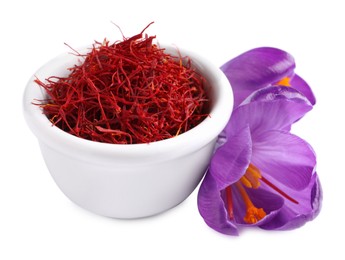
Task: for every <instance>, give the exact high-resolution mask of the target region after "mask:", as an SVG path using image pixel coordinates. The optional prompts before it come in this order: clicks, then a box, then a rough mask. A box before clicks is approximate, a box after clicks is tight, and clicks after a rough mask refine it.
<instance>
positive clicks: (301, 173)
mask: <svg viewBox="0 0 345 260" xmlns="http://www.w3.org/2000/svg"><path fill="white" fill-rule="evenodd" d="M252 163H253V164H254V165H255V166H256V167H258V168H259V169H260V171H261V172H262V174H265V176H267V175H268V176H270V177H272V178H273V179H274V180H276V182H279V183H282V184H283V185H285V186H287V187H289V188H292V189H295V190H303V189H304V188H306V187H307V186H308V184H309V183H310V178H311V176H312V174H313V172H314V169H315V166H316V156H315V153H314V151H313V149H312V148H311V146H310V145H309V144H308V143H307V142H306V141H304V140H303V139H301V138H300V137H298V136H296V135H293V134H291V133H288V132H283V131H267V132H265V133H263V134H261V135H257V136H256V138H255V139H253V155H252Z"/></svg>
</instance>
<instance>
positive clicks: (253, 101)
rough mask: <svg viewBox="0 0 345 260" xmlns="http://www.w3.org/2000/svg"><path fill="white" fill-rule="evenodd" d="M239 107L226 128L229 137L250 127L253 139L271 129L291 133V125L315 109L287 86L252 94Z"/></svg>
mask: <svg viewBox="0 0 345 260" xmlns="http://www.w3.org/2000/svg"><path fill="white" fill-rule="evenodd" d="M248 99H249V100H250V102H247V101H246V102H245V103H244V104H243V105H241V106H239V107H237V108H236V109H235V110H234V111H233V113H232V116H231V118H230V121H229V123H228V124H227V126H226V128H225V130H224V131H225V134H226V136H231V135H234V134H235V133H236V131H237V129H242V128H243V127H245V126H247V125H249V128H250V130H251V133H252V138H253V139H255V136H256V135H261V134H262V133H263V132H265V131H268V130H272V129H275V130H289V129H290V127H291V124H293V123H294V122H296V121H297V120H299V119H300V118H301V117H303V116H304V114H305V113H307V112H308V111H309V110H311V109H312V105H311V104H310V102H309V101H308V100H307V99H306V98H305V97H304V96H303V95H302V94H301V93H299V92H298V91H297V90H295V89H293V88H288V87H273V86H272V87H267V88H264V89H261V90H258V91H257V92H255V93H253V94H252V95H251V96H250V97H248Z"/></svg>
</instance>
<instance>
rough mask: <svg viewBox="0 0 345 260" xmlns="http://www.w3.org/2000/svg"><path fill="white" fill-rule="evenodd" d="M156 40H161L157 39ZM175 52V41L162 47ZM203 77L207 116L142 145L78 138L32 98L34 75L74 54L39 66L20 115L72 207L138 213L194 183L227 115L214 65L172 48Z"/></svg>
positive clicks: (177, 197)
mask: <svg viewBox="0 0 345 260" xmlns="http://www.w3.org/2000/svg"><path fill="white" fill-rule="evenodd" d="M161 46H162V45H161ZM163 47H165V48H166V50H167V52H170V53H173V54H176V48H175V47H169V46H163ZM179 51H180V53H181V54H182V55H188V56H189V57H190V58H191V59H192V61H193V64H194V66H195V68H196V69H197V70H198V71H199V72H200V73H201V74H202V75H203V76H204V77H205V78H206V79H207V81H208V82H209V83H210V86H212V87H211V88H209V90H208V91H209V94H210V95H211V97H212V107H211V111H210V117H208V118H206V119H205V120H204V121H203V122H201V123H200V124H199V125H198V126H196V127H194V128H193V129H191V130H189V131H187V132H185V133H183V134H181V135H179V136H177V137H174V138H171V139H166V140H163V141H158V142H153V143H149V144H131V145H117V144H106V143H99V142H93V141H89V140H85V139H82V138H78V137H75V136H73V135H71V134H68V133H66V132H64V131H62V130H61V129H59V128H58V127H55V126H52V124H51V122H50V121H49V120H48V118H47V117H46V116H45V115H44V114H42V111H41V109H40V108H39V107H38V106H35V105H33V104H32V102H33V100H34V99H43V98H44V97H45V93H44V91H43V90H42V89H41V88H40V87H39V86H38V85H37V84H35V83H34V82H33V80H34V77H35V76H37V77H38V78H39V79H41V80H44V79H45V78H47V77H49V76H53V75H54V76H67V74H68V71H67V70H66V68H68V67H72V66H73V65H74V64H76V63H77V60H78V58H77V57H75V56H74V55H71V54H68V53H66V54H62V55H60V56H58V57H56V58H54V59H52V60H51V61H49V62H48V63H46V64H45V65H44V66H43V67H41V68H40V69H39V70H38V71H37V72H36V73H35V74H34V76H33V77H32V78H31V79H30V80H29V82H28V84H27V86H26V89H25V93H24V116H25V119H26V121H27V124H28V125H29V127H30V129H31V130H32V132H33V133H34V134H35V135H36V137H37V139H38V141H39V145H40V148H41V151H42V155H43V157H44V160H45V162H46V165H47V167H48V169H49V171H50V173H51V175H52V177H53V178H54V180H55V182H56V183H57V185H58V186H59V188H60V189H61V190H62V192H63V193H64V194H65V195H66V196H67V197H68V198H69V199H71V200H72V201H73V202H75V203H76V204H78V205H79V206H81V207H83V208H85V209H87V210H89V211H92V212H94V213H97V214H100V215H103V216H108V217H114V218H139V217H146V216H150V215H154V214H157V213H160V212H163V211H165V210H167V209H170V208H172V207H174V206H176V205H177V204H179V203H180V202H182V201H183V200H185V199H186V198H187V197H188V196H189V195H190V194H191V193H192V191H193V190H194V189H195V188H196V187H197V185H198V183H199V182H200V180H201V179H202V177H203V175H204V173H205V170H206V168H207V166H208V163H209V161H210V157H211V155H212V153H213V149H214V145H215V142H216V139H217V136H218V134H219V133H220V132H221V131H222V129H223V128H224V127H225V125H226V123H227V122H228V119H229V117H230V114H231V111H232V106H233V96H232V91H231V87H230V84H229V82H228V80H227V79H226V77H225V76H224V74H223V73H222V72H221V71H220V69H218V68H217V67H216V66H214V65H212V64H211V63H210V62H209V61H207V60H205V59H204V58H202V57H200V56H199V55H197V54H194V53H192V52H189V51H186V50H183V49H180V48H179Z"/></svg>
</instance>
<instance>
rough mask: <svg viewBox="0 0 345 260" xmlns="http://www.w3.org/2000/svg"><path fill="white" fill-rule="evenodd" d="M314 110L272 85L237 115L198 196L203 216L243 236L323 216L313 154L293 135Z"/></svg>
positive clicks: (212, 224) (290, 92) (288, 90)
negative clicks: (245, 230)
mask: <svg viewBox="0 0 345 260" xmlns="http://www.w3.org/2000/svg"><path fill="white" fill-rule="evenodd" d="M311 108H312V105H311V103H310V102H309V100H308V99H307V98H306V97H305V96H304V95H302V94H301V93H300V92H299V91H297V90H296V89H293V88H286V87H267V88H263V89H260V90H258V91H256V92H254V93H253V94H252V95H251V96H249V97H248V98H247V99H246V100H244V102H243V103H242V105H240V106H239V107H237V108H236V109H235V110H234V111H233V114H232V116H231V118H230V121H229V123H228V125H227V127H226V129H225V130H224V135H225V138H226V140H225V141H221V142H222V144H221V145H220V147H219V148H218V149H217V150H216V152H215V154H214V156H213V158H212V160H211V163H210V167H209V170H208V172H207V173H206V175H205V178H204V180H203V182H202V184H201V187H200V189H199V193H198V208H199V212H200V214H201V216H202V217H203V218H204V220H205V222H206V223H207V224H208V225H209V226H210V227H211V228H213V229H215V230H217V231H219V232H221V233H224V234H229V235H238V227H240V226H253V225H254V226H259V227H261V228H264V229H275V230H278V229H279V230H285V229H292V228H296V227H299V226H301V225H303V224H304V223H305V222H307V221H309V220H311V219H313V218H314V217H315V216H316V215H317V214H318V212H319V209H320V201H321V194H322V192H321V186H320V183H319V180H318V177H317V174H316V172H315V165H316V158H315V154H314V151H313V150H312V148H311V146H310V145H309V144H308V143H307V142H306V141H304V140H303V139H301V138H299V137H298V136H296V135H293V134H291V133H289V129H290V127H291V124H292V123H294V122H296V121H297V120H299V119H300V118H301V117H302V116H303V115H304V114H305V113H306V112H308V111H309V110H310V109H311ZM220 140H223V139H220Z"/></svg>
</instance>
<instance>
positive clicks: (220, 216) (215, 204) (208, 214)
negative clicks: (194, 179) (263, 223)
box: [198, 172, 238, 235]
mask: <svg viewBox="0 0 345 260" xmlns="http://www.w3.org/2000/svg"><path fill="white" fill-rule="evenodd" d="M198 209H199V212H200V215H201V216H202V217H203V218H204V221H205V222H206V224H207V225H208V226H209V227H211V228H212V229H214V230H216V231H218V232H220V233H223V234H227V235H238V230H237V227H236V226H235V225H234V224H233V223H231V222H230V221H228V216H227V212H226V210H225V207H224V202H223V200H222V199H221V196H220V191H219V189H218V187H217V184H216V181H215V180H214V178H213V176H212V175H211V174H210V173H209V172H208V173H206V176H205V178H204V180H203V182H202V183H201V186H200V189H199V192H198Z"/></svg>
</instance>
